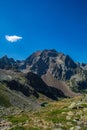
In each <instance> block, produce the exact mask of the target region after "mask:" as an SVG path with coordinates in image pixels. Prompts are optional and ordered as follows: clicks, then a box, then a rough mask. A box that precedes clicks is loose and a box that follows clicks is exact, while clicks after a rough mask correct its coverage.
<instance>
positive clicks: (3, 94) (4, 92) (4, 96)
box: [0, 84, 11, 107]
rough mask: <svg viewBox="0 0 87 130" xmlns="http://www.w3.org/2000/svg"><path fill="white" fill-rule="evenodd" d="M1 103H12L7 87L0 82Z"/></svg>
mask: <svg viewBox="0 0 87 130" xmlns="http://www.w3.org/2000/svg"><path fill="white" fill-rule="evenodd" d="M0 105H1V106H5V107H9V106H10V105H11V104H10V100H9V96H8V92H7V89H6V87H5V86H4V85H2V84H0Z"/></svg>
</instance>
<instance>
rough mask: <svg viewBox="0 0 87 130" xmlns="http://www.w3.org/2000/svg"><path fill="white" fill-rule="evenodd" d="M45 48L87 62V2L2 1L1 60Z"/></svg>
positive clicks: (50, 0)
mask: <svg viewBox="0 0 87 130" xmlns="http://www.w3.org/2000/svg"><path fill="white" fill-rule="evenodd" d="M9 39H10V40H9ZM14 39H15V40H14ZM43 49H56V50H57V51H59V52H63V53H65V54H68V55H70V56H71V57H72V58H73V59H74V60H75V61H79V62H87V0H0V57H2V56H3V55H8V56H9V57H13V58H15V59H25V58H27V57H28V56H29V55H30V54H31V53H32V52H35V51H36V50H43Z"/></svg>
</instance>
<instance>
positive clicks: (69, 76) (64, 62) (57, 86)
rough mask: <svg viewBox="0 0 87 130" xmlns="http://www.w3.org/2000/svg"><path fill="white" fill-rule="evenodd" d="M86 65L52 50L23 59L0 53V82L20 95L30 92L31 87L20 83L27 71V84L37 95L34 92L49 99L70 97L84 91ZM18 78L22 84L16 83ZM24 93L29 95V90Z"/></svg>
mask: <svg viewBox="0 0 87 130" xmlns="http://www.w3.org/2000/svg"><path fill="white" fill-rule="evenodd" d="M86 66H87V65H86V64H80V63H76V62H74V61H73V60H72V58H70V56H68V55H64V54H63V53H59V52H57V51H56V50H44V51H37V52H35V53H33V54H32V55H31V56H29V57H28V58H27V59H26V60H24V61H15V60H14V59H13V58H8V57H7V56H4V57H2V58H0V81H1V83H2V81H4V83H5V85H6V86H7V87H9V88H10V89H12V88H11V87H13V88H15V90H16V91H18V90H20V91H21V92H23V94H24V93H25V92H26V93H27V92H28V91H29V92H31V89H30V88H31V87H29V86H26V85H25V84H24V81H25V79H26V76H25V75H28V74H29V75H31V76H29V78H30V79H29V80H31V81H32V82H33V85H32V84H30V86H32V88H33V87H34V88H33V90H35V92H36V93H34V94H35V95H37V97H38V92H39V93H42V94H44V95H45V96H48V97H49V98H53V99H54V98H55V99H57V97H61V95H62V96H63V97H64V96H68V97H73V96H76V95H79V94H80V93H83V92H85V93H86V91H87V67H86ZM14 75H15V76H14ZM31 77H32V78H31ZM20 79H22V80H20ZM20 81H22V82H23V83H22V84H20ZM35 81H36V82H35ZM38 81H40V84H38ZM25 83H26V82H25ZM43 84H44V85H43ZM35 85H36V86H35ZM37 86H38V88H37ZM44 86H45V87H44ZM33 92H34V91H33ZM35 95H34V96H35ZM55 95H56V97H55ZM25 96H29V93H28V95H25Z"/></svg>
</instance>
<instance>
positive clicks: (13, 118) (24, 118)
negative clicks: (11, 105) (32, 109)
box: [8, 114, 29, 124]
mask: <svg viewBox="0 0 87 130" xmlns="http://www.w3.org/2000/svg"><path fill="white" fill-rule="evenodd" d="M8 120H9V121H10V122H12V123H14V124H17V123H24V122H26V121H27V120H28V121H29V117H28V116H27V115H26V114H22V115H16V116H9V117H8Z"/></svg>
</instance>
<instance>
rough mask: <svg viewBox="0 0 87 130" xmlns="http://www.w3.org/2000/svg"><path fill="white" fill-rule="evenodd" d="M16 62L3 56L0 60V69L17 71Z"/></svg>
mask: <svg viewBox="0 0 87 130" xmlns="http://www.w3.org/2000/svg"><path fill="white" fill-rule="evenodd" d="M17 68H18V65H17V62H16V61H15V60H14V59H13V58H8V57H7V56H4V57H2V58H0V69H17Z"/></svg>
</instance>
